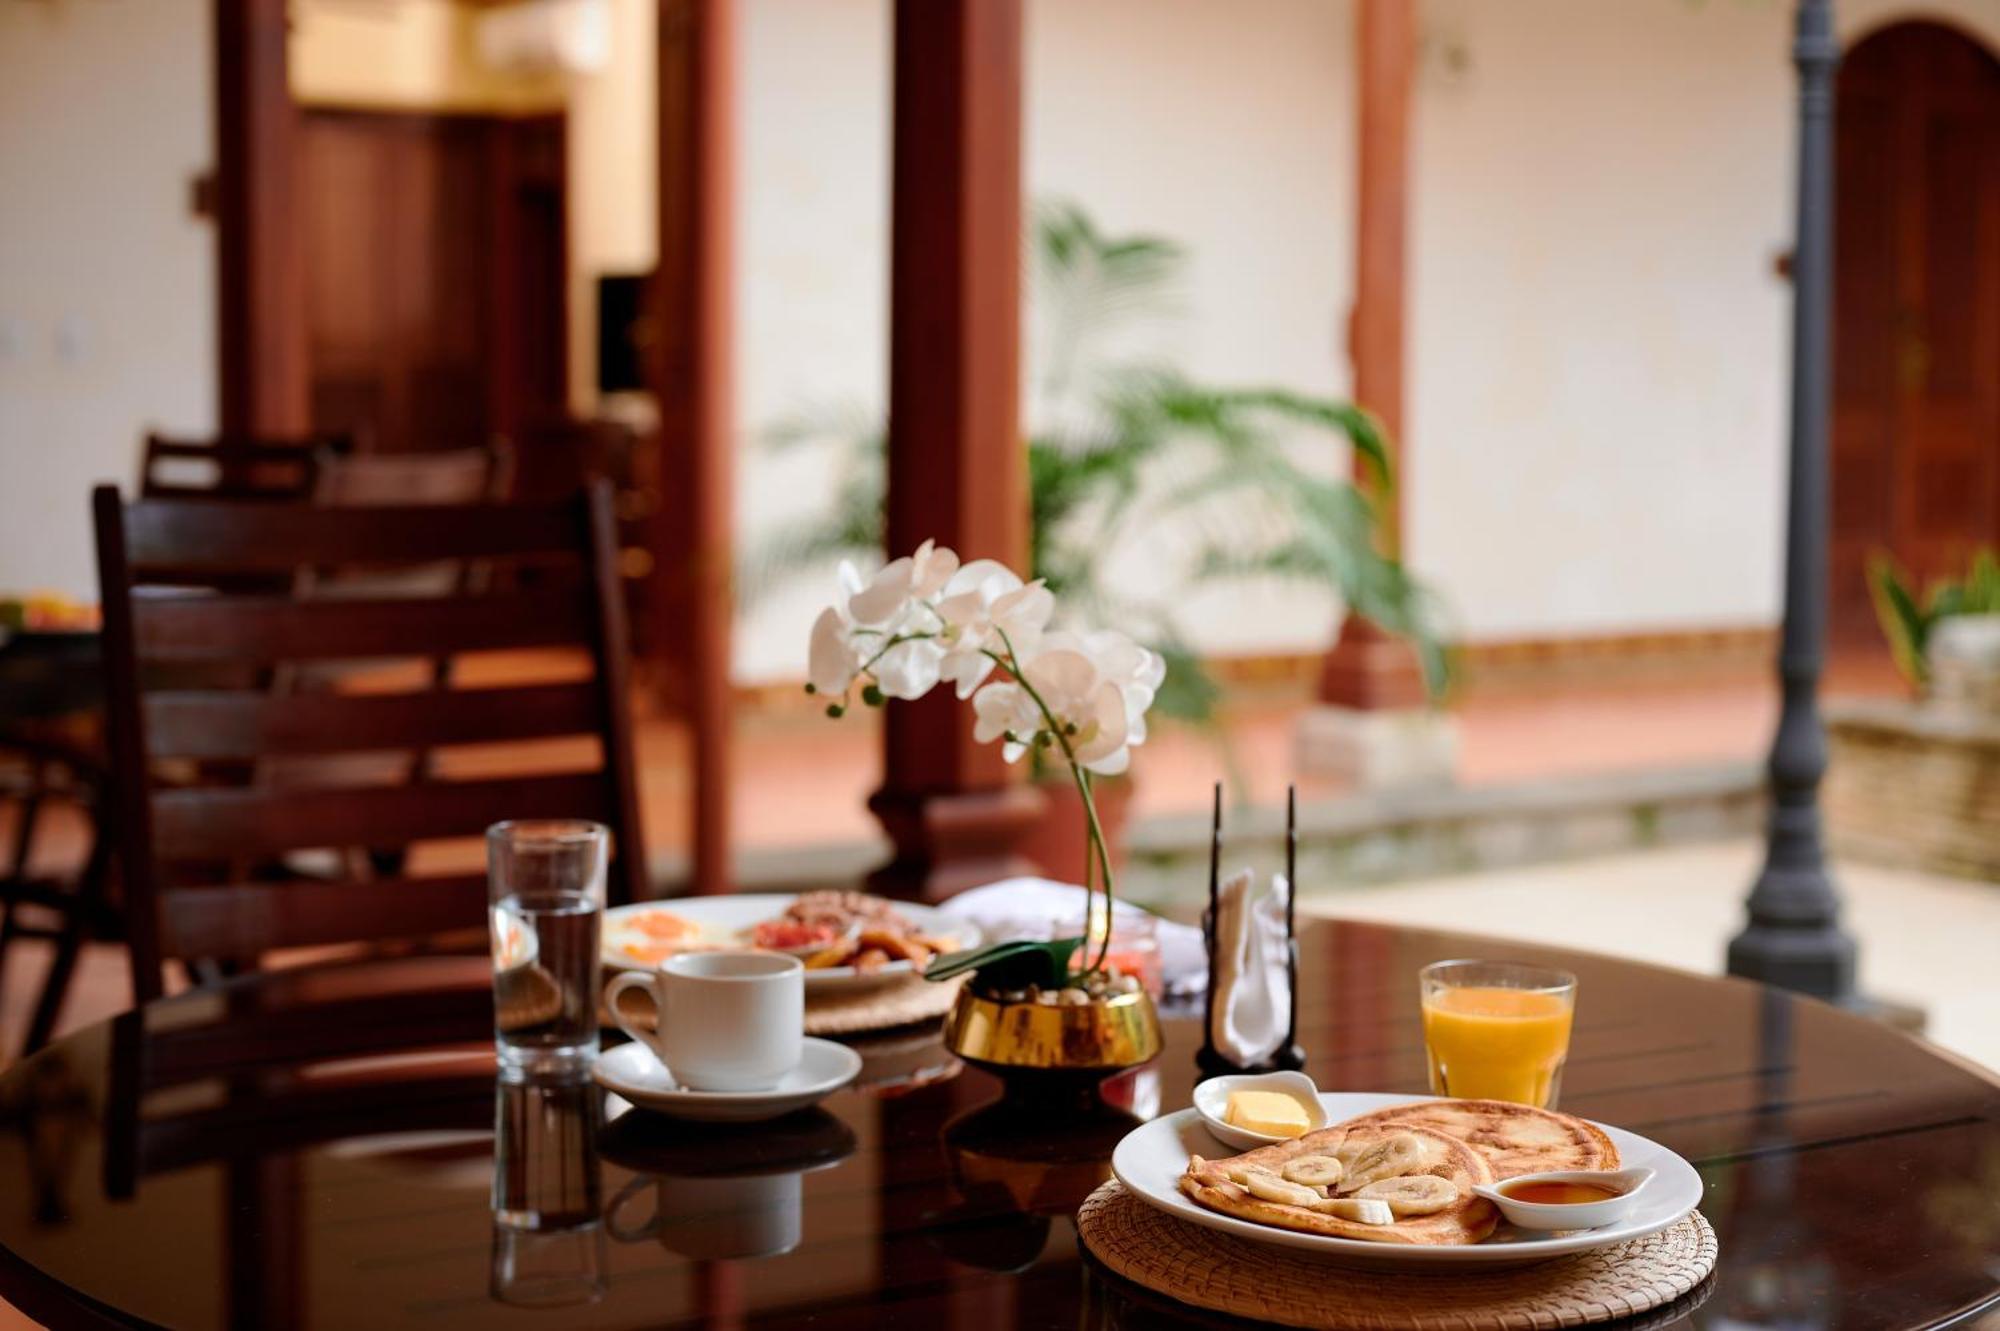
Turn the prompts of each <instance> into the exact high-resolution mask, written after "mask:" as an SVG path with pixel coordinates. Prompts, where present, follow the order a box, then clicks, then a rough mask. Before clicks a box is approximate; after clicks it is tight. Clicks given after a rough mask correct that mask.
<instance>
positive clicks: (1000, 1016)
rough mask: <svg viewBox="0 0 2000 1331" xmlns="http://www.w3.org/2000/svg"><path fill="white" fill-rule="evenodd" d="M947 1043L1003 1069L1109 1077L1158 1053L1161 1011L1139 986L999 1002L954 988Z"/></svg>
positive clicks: (967, 1056)
mask: <svg viewBox="0 0 2000 1331" xmlns="http://www.w3.org/2000/svg"><path fill="white" fill-rule="evenodd" d="M944 1042H945V1047H946V1048H948V1049H950V1050H951V1052H953V1053H954V1054H957V1055H958V1056H959V1057H960V1058H963V1059H965V1060H966V1061H967V1062H971V1063H979V1064H983V1065H984V1066H986V1067H990V1068H993V1069H995V1070H996V1071H1000V1072H1009V1071H1013V1070H1016V1069H1023V1068H1035V1069H1042V1070H1046V1071H1052V1072H1054V1071H1062V1072H1097V1073H1104V1074H1109V1073H1112V1072H1116V1071H1118V1070H1119V1069H1121V1068H1130V1067H1137V1066H1138V1065H1139V1064H1141V1063H1144V1062H1145V1061H1146V1060H1147V1059H1150V1058H1152V1057H1153V1056H1154V1055H1155V1054H1157V1053H1159V1052H1160V1014H1159V1012H1158V1011H1157V1010H1156V1009H1155V1008H1154V1007H1153V996H1152V995H1151V994H1148V993H1147V992H1145V991H1144V990H1143V989H1142V990H1140V991H1138V992H1137V993H1131V994H1118V995H1116V996H1115V997H1112V998H1100V999H1094V1000H1092V1001H1091V1002H1088V1003H1076V1004H1048V1003H1002V1002H999V1001H997V1000H995V999H991V998H981V997H980V996H979V995H977V994H975V993H973V992H972V986H971V985H967V986H966V987H965V988H963V989H961V990H959V992H958V999H957V1001H956V1002H954V1003H953V1004H952V1007H951V1013H950V1015H949V1016H947V1017H946V1018H945V1023H944Z"/></svg>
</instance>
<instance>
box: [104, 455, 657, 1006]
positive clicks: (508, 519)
mask: <svg viewBox="0 0 2000 1331" xmlns="http://www.w3.org/2000/svg"><path fill="white" fill-rule="evenodd" d="M94 505H95V514H96V526H97V558H98V576H99V581H100V584H101V587H102V594H103V603H104V652H105V671H106V693H107V703H108V707H107V711H108V720H109V731H110V739H111V753H112V759H113V762H112V766H113V771H114V773H115V775H116V778H117V780H116V783H115V784H116V812H117V819H116V821H117V834H118V835H117V842H118V846H119V850H120V854H121V857H122V862H123V864H124V867H125V875H126V883H127V888H128V898H129V903H130V904H129V910H130V917H131V918H130V934H131V940H132V960H133V981H134V989H135V992H136V993H137V994H138V997H139V998H140V1000H141V1001H144V1000H146V999H149V998H152V997H154V996H157V995H158V994H159V993H160V992H161V989H162V964H163V963H164V962H165V961H168V960H179V961H183V962H194V961H198V960H204V959H220V960H225V961H233V962H238V963H241V962H254V961H255V959H256V958H257V957H259V956H260V955H261V954H263V953H265V952H268V951H271V950H275V949H280V948H292V947H314V946H319V945H323V944H331V943H355V942H371V941H378V940H385V939H393V938H419V937H426V936H431V935H435V934H438V933H442V932H447V931H451V930H457V929H464V928H476V927H479V926H481V925H482V923H483V921H484V920H485V913H486V886H485V877H484V875H483V874H482V873H468V874H457V875H433V876H430V877H423V878H397V879H392V880H388V881H380V880H368V879H353V878H347V879H343V880H341V881H333V882H325V881H318V880H307V881H282V880H274V879H273V878H272V877H270V876H266V875H252V876H249V877H246V878H243V879H238V880H234V881H227V882H220V883H218V882H213V881H210V882H201V881H199V879H200V878H201V877H202V875H203V872H204V871H212V870H213V868H214V866H216V865H239V866H240V865H242V864H244V863H246V862H256V863H269V862H271V861H273V860H276V859H280V858H282V857H283V856H285V855H286V854H287V853H289V852H293V851H298V850H307V849H316V848H326V847H333V848H342V847H353V846H361V847H367V848H369V849H370V850H374V851H381V852H387V853H394V852H397V851H403V850H406V849H407V848H409V847H411V846H412V845H415V844H418V843H423V842H429V841H437V840H447V839H453V838H461V837H472V836H477V835H478V834H480V833H481V832H483V830H484V829H485V828H486V827H487V826H488V825H489V824H491V823H494V822H497V821H500V820H501V819H505V818H543V817H549V818H557V817H582V818H594V819H597V820H598V821H601V822H604V823H607V824H609V825H610V827H611V829H612V833H613V836H614V838H615V847H616V851H615V858H614V862H613V866H612V881H611V884H610V895H611V898H612V900H613V901H614V902H624V901H630V900H634V899H637V898H640V897H643V896H646V895H649V894H648V893H647V892H646V887H645V882H646V880H645V847H644V845H643V842H642V840H641V834H640V829H639V819H638V811H637V803H636V797H635V788H634V756H633V747H632V732H631V725H630V718H629V714H628V711H627V703H628V698H627V660H626V651H627V648H626V640H625V624H624V618H623V614H622V611H621V608H620V606H619V602H618V571H617V567H616V545H615V538H614V534H613V522H612V514H611V509H610V496H609V494H608V492H607V491H606V490H605V489H604V488H603V487H601V486H599V487H594V488H593V489H592V490H590V491H589V492H587V493H586V494H583V495H580V496H578V497H576V498H575V499H573V500H571V501H569V502H565V503H559V504H545V505H484V504H482V505H470V506H434V505H420V506H415V507H407V508H368V509H332V508H320V507H311V506H297V505H290V504H243V503H234V502H229V501H214V500H210V501H195V500H157V501H155V500H141V501H139V502H137V503H134V504H129V505H128V504H125V503H123V502H122V501H121V500H120V498H119V496H118V493H117V491H116V490H115V489H113V488H111V487H109V486H104V487H100V488H99V489H98V490H97V491H96V493H95V495H94ZM453 561H460V562H462V561H481V562H484V563H487V564H489V565H491V566H495V567H501V566H505V567H509V568H513V569H518V570H520V572H519V574H518V576H511V577H508V578H504V579H503V578H496V579H495V580H494V584H493V587H494V589H493V590H467V589H464V588H461V587H457V586H453V587H451V588H450V589H448V590H447V591H445V592H444V593H443V594H438V595H415V596H411V595H398V596H380V597H372V596H371V597H352V598H350V597H340V598H331V599H322V598H318V597H313V596H310V595H303V594H300V593H298V592H297V591H290V592H283V593H254V594H242V593H235V592H216V591H213V590H207V589H208V588H212V587H213V586H214V585H215V584H216V579H217V577H218V575H232V574H239V573H241V574H252V575H262V574H277V575H291V574H296V573H297V572H299V571H300V570H310V569H327V568H335V569H338V568H352V567H357V566H366V567H369V568H373V569H382V568H393V567H396V566H409V565H418V566H422V565H432V564H437V563H440V562H453ZM189 588H194V589H195V590H188V589H189ZM529 648H568V649H579V648H580V649H582V651H583V652H584V654H585V655H587V656H588V658H589V660H590V663H591V666H592V673H591V677H590V679H588V680H587V681H583V682H575V681H569V682H557V683H529V684H509V685H507V686H505V687H497V688H480V689H472V688H459V687H453V688H448V689H444V690H437V689H435V688H434V687H432V685H431V680H430V678H429V677H428V676H426V677H425V678H424V680H423V681H422V682H421V683H419V685H418V686H417V688H416V690H414V691H407V692H400V693H357V692H292V693H284V692H276V691H273V690H270V689H268V688H254V689H234V690H232V689H213V688H195V689H186V688H175V687H162V685H161V684H160V682H159V680H160V678H161V674H160V673H158V672H164V671H167V670H169V669H171V668H175V667H184V666H197V667H199V666H212V665H219V664H223V663H230V662H236V663H252V664H255V665H259V666H269V667H273V668H275V667H279V666H284V665H288V664H290V663H314V662H325V661H339V660H367V659H384V658H391V659H399V660H406V659H411V658H415V659H417V660H424V661H428V660H436V659H441V658H446V657H451V656H454V655H457V654H461V653H470V652H486V651H500V650H509V649H529ZM576 735H587V736H594V737H596V739H597V741H598V747H599V749H600V753H599V755H598V757H599V761H598V762H597V764H596V766H595V768H594V770H589V771H576V770H574V769H573V766H572V767H570V768H569V769H566V770H560V771H555V772H550V771H547V770H542V771H538V772H535V773H534V774H531V775H506V776H492V777H485V778H482V779H468V780H425V781H416V782H411V781H407V780H404V781H398V782H395V783H393V784H376V785H366V786H354V787H347V786H341V787H336V788H324V789H298V788H296V787H292V786H279V787H272V786H265V785H259V784H252V785H249V786H243V785H234V786H227V787H220V788H217V787H204V786H198V785H197V786H182V785H176V784H174V783H173V781H172V780H168V779H163V777H166V776H168V775H169V773H168V772H166V771H163V769H164V768H170V767H171V766H172V765H175V764H190V763H193V764H199V763H203V762H209V761H217V760H220V761H230V760H236V761H244V760H247V761H252V762H254V761H256V760H259V759H262V758H267V757H285V758H295V757H309V756H315V755H333V754H346V753H357V752H383V751H399V750H400V751H424V750H435V749H439V748H444V747H448V746H457V745H470V744H487V743H494V742H510V741H524V740H535V739H546V738H551V737H556V736H576ZM190 880H195V881H190Z"/></svg>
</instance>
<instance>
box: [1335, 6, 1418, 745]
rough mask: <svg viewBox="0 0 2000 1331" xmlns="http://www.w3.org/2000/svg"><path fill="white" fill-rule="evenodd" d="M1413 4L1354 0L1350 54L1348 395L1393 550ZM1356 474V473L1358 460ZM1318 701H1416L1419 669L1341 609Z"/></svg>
mask: <svg viewBox="0 0 2000 1331" xmlns="http://www.w3.org/2000/svg"><path fill="white" fill-rule="evenodd" d="M1416 55H1417V16H1416V3H1415V0H1360V3H1359V4H1358V6H1357V7H1356V10H1355V59H1356V66H1357V75H1358V77H1357V80H1356V82H1357V86H1358V88H1359V96H1360V105H1359V114H1358V118H1357V123H1358V129H1359V140H1360V141H1359V145H1358V146H1359V152H1358V172H1357V182H1356V190H1355V233H1354V309H1353V313H1352V316H1351V321H1350V323H1349V326H1348V351H1349V355H1350V356H1351V358H1352V360H1353V365H1354V400H1355V401H1356V402H1357V403H1359V404H1360V405H1361V406H1363V407H1366V408H1367V409H1368V410H1369V411H1371V412H1373V413H1374V414H1375V416H1376V418H1377V419H1378V420H1380V421H1381V422H1382V426H1383V429H1384V431H1385V433H1386V434H1387V436H1388V440H1389V445H1390V448H1391V451H1392V455H1393V456H1394V458H1395V461H1396V468H1395V473H1396V483H1397V488H1396V490H1395V491H1394V492H1392V493H1389V494H1380V495H1377V496H1375V498H1376V500H1377V503H1378V505H1379V511H1380V513H1381V517H1382V524H1383V541H1384V543H1385V545H1386V547H1387V548H1388V549H1390V550H1395V549H1397V548H1399V545H1400V533H1401V525H1402V524H1401V509H1402V498H1401V496H1402V493H1403V490H1404V488H1405V487H1407V486H1408V484H1409V467H1408V461H1409V451H1408V445H1407V441H1406V439H1405V437H1404V434H1403V358H1404V350H1405V347H1406V345H1407V342H1408V333H1407V315H1406V310H1407V304H1408V294H1407V293H1408V263H1407V260H1406V257H1405V252H1406V247H1407V243H1408V235H1409V201H1410V94H1411V85H1412V83H1413V81H1414V79H1415V75H1416ZM1355 475H1356V477H1357V479H1359V478H1361V477H1362V472H1361V470H1360V467H1359V463H1358V460H1357V465H1356V471H1355ZM1319 696H1320V700H1321V701H1323V702H1328V703H1333V704H1336V705H1339V706H1343V707H1352V708H1358V709H1363V710H1374V709H1382V708H1403V707H1415V706H1418V705H1420V704H1422V702H1423V701H1424V685H1423V675H1422V672H1421V671H1420V669H1419V668H1418V665H1417V660H1416V655H1415V653H1413V652H1412V651H1411V650H1410V648H1409V647H1408V646H1407V645H1406V644H1404V643H1402V642H1400V641H1398V640H1396V639H1393V638H1391V637H1389V636H1388V635H1387V634H1385V633H1384V632H1382V630H1380V629H1378V628H1376V627H1375V625H1374V624H1373V623H1372V622H1370V621H1368V620H1364V619H1360V618H1357V617H1356V616H1353V615H1348V616H1347V617H1346V619H1345V620H1344V621H1343V622H1342V624H1341V629H1340V636H1339V638H1338V639H1337V640H1336V641H1335V643H1334V647H1333V650H1332V651H1331V652H1329V653H1328V654H1327V659H1326V667H1325V669H1324V670H1323V671H1322V672H1321V675H1320V688H1319Z"/></svg>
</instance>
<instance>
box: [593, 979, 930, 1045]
mask: <svg viewBox="0 0 2000 1331" xmlns="http://www.w3.org/2000/svg"><path fill="white" fill-rule="evenodd" d="M963 983H964V981H963V980H946V981H942V982H935V983H934V982H932V981H930V980H926V979H923V978H921V977H920V976H915V975H905V976H901V977H898V978H895V979H889V980H884V981H883V982H882V983H881V984H876V985H868V986H866V987H863V988H857V989H836V990H834V991H832V992H831V993H823V994H816V993H812V992H810V991H808V993H807V994H806V1034H807V1035H856V1034H859V1033H860V1032H862V1031H886V1030H889V1029H891V1028H893V1027H897V1026H909V1025H912V1024H914V1023H916V1022H920V1021H936V1020H937V1019H938V1018H939V1017H942V1016H943V1015H944V1014H945V1013H947V1012H949V1011H951V1004H952V1000H953V999H955V998H957V997H958V990H959V986H960V985H961V984H963ZM618 1010H619V1011H620V1012H621V1013H623V1014H624V1015H625V1017H626V1019H627V1020H629V1021H630V1022H631V1023H632V1024H633V1025H634V1026H639V1027H643V1028H646V1029H651V1028H652V1025H653V1013H654V1008H653V1004H652V1002H651V1000H650V999H648V998H646V997H645V996H643V995H641V994H638V993H635V992H634V991H632V990H630V989H628V990H626V991H625V992H624V993H622V994H620V995H619V996H618Z"/></svg>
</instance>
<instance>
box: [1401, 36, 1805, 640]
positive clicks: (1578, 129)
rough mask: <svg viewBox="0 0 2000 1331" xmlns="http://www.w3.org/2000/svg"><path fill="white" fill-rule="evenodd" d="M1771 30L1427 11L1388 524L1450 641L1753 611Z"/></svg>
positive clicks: (1785, 149) (1783, 211)
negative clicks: (1455, 628)
mask: <svg viewBox="0 0 2000 1331" xmlns="http://www.w3.org/2000/svg"><path fill="white" fill-rule="evenodd" d="M1788 9H1789V7H1788V6H1782V5H1778V4H1768V5H1749V4H1709V5H1691V4H1688V3H1685V0H1625V2H1623V3H1618V4H1602V3H1593V2H1592V0H1513V2H1512V3H1510V4H1508V5H1505V6H1493V5H1488V4H1484V3H1481V0H1430V2H1429V3H1428V4H1427V5H1426V7H1425V15H1426V35H1427V37H1428V38H1429V39H1430V41H1431V42H1432V43H1433V48H1432V50H1431V51H1430V52H1429V53H1428V56H1427V59H1426V61H1425V68H1424V80H1423V85H1422V91H1421V93H1420V96H1419V98H1418V122H1417V137H1418V141H1417V151H1416V156H1417V163H1418V170H1417V175H1416V187H1415V198H1416V201H1417V204H1416V207H1417V215H1416V225H1415V230H1414V236H1413V240H1414V243H1413V246H1412V253H1413V256H1414V263H1413V283H1412V297H1413V315H1412V317H1413V322H1414V344H1413V348H1412V356H1413V366H1412V401H1411V417H1410V433H1411V438H1412V451H1413V460H1412V465H1411V472H1412V478H1411V485H1412V492H1413V495H1414V503H1413V505H1412V512H1411V524H1410V526H1411V537H1412V547H1413V553H1414V556H1415V558H1416V560H1417V562H1418V563H1419V564H1420V566H1421V567H1422V569H1423V570H1424V571H1425V572H1426V573H1427V574H1429V575H1431V576H1432V577H1434V578H1436V579H1437V580H1438V581H1439V582H1440V583H1441V584H1442V585H1443V586H1444V588H1445V589H1446V590H1447V592H1448V593H1449V594H1450V596H1451V599H1452V601H1453V602H1454V604H1455V605H1456V606H1457V607H1458V609H1459V612H1460V615H1461V617H1462V620H1463V623H1464V626H1465V628H1466V630H1467V632H1468V633H1469V634H1470V635H1472V636H1474V637H1491V636H1520V635H1527V636H1534V635H1542V634H1567V633H1589V632H1594V631H1618V630H1631V629H1650V628H1660V627H1669V626H1675V625H1716V624H1736V623H1757V622H1762V621H1765V620H1768V619H1770V618H1772V617H1773V616H1774V615H1775V613H1776V610H1777V588H1778V564H1777V558H1778V550H1779V544H1780V540H1781V528H1780V525H1779V518H1780V516H1781V513H1782V502H1781V477H1782V470H1781V464H1782V456H1783V449H1782V441H1783V434H1784V426H1785V419H1784V414H1783V410H1782V407H1783V403H1784V398H1785V365H1786V345H1787V344H1786V318H1787V316H1786V311H1787V310H1788V308H1789V305H1788V294H1789V288H1788V287H1787V286H1786V285H1785V283H1783V282H1782V281H1781V280H1780V279H1779V278H1778V277H1777V276H1776V275H1775V273H1774V269H1773V261H1774V260H1775V258H1776V256H1777V255H1778V254H1779V253H1780V252H1781V251H1782V250H1784V249H1785V248H1786V247H1787V245H1788V244H1789V237H1790V231H1791V220H1790V207H1789V199H1790V196H1791V180H1792V171H1791V156H1790V154H1791V150H1792V143H1793V135H1792V121H1791V106H1792V101H1791V89H1792V82H1791V72H1790V69H1789V66H1788V64H1787V62H1786V51H1787V45H1786V40H1787V39H1786V19H1787V12H1788ZM1454 58H1455V59H1456V61H1457V62H1462V63H1461V65H1460V67H1459V68H1457V69H1455V70H1454V69H1453V68H1452V66H1453V64H1454ZM1496 556H1498V557H1496Z"/></svg>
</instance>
